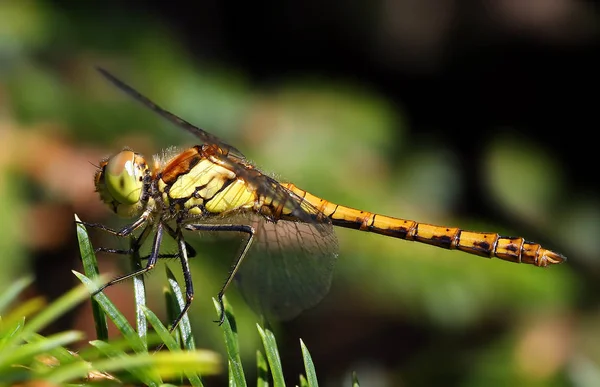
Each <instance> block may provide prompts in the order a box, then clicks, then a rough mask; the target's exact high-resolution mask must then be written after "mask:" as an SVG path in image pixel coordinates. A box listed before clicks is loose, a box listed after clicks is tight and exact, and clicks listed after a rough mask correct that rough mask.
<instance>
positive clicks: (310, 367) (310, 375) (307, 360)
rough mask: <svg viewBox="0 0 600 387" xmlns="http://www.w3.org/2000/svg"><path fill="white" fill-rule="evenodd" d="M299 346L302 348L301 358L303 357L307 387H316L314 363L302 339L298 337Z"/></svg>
mask: <svg viewBox="0 0 600 387" xmlns="http://www.w3.org/2000/svg"><path fill="white" fill-rule="evenodd" d="M300 347H301V348H302V359H304V368H305V370H306V382H307V383H308V384H307V385H308V386H309V387H317V386H318V385H319V383H318V382H317V373H316V371H315V364H314V363H313V361H312V357H311V356H310V352H308V348H306V345H304V341H302V339H300Z"/></svg>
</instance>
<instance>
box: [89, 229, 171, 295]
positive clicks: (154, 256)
mask: <svg viewBox="0 0 600 387" xmlns="http://www.w3.org/2000/svg"><path fill="white" fill-rule="evenodd" d="M151 227H152V226H151V225H149V226H147V227H146V229H144V231H143V232H142V234H144V233H145V232H146V230H147V229H148V228H151ZM162 237H163V224H162V223H158V225H157V226H156V235H154V242H153V243H152V250H151V252H150V257H149V258H148V262H147V263H146V267H144V268H142V269H140V270H137V271H134V272H133V273H129V274H125V275H123V276H120V277H117V278H115V279H113V280H111V281H109V282H107V283H106V284H104V285H102V286H101V287H100V288H99V289H97V290H96V291H95V292H94V293H92V296H95V295H96V294H98V293H100V292H102V291H103V290H104V289H106V288H107V287H109V286H112V285H114V284H116V283H119V282H122V281H125V280H127V279H129V278H133V277H136V276H138V275H142V274H144V273H147V272H149V271H150V270H152V269H153V268H154V266H156V262H157V261H158V257H159V254H158V251H159V249H160V243H161V241H162Z"/></svg>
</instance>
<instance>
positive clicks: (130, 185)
mask: <svg viewBox="0 0 600 387" xmlns="http://www.w3.org/2000/svg"><path fill="white" fill-rule="evenodd" d="M149 174H150V171H149V168H148V164H146V160H144V157H143V156H142V155H140V154H139V153H135V152H133V151H131V150H129V149H124V150H122V151H121V152H119V153H117V154H116V155H114V156H111V157H109V158H108V159H105V160H102V161H101V162H100V167H99V168H98V171H97V172H96V175H95V176H94V183H95V185H96V192H98V193H99V194H100V198H101V199H102V201H103V202H104V203H106V204H107V205H108V206H109V207H110V208H111V209H112V210H113V211H114V212H115V213H117V214H118V215H119V216H123V217H127V218H132V217H134V216H137V215H140V214H141V213H142V212H143V211H144V207H145V200H142V199H143V197H144V196H145V195H144V191H145V190H146V187H145V186H146V185H147V184H148V183H147V181H148V179H147V178H146V177H147V176H149Z"/></svg>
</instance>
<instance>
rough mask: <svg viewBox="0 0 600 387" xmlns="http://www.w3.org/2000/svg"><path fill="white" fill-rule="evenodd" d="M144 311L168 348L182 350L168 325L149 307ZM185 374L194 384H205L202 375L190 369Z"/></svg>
mask: <svg viewBox="0 0 600 387" xmlns="http://www.w3.org/2000/svg"><path fill="white" fill-rule="evenodd" d="M144 312H145V314H146V317H147V319H148V321H150V324H151V325H152V327H153V328H154V330H155V331H156V332H157V333H158V335H159V336H160V338H161V339H162V341H163V343H165V345H166V346H167V348H169V350H171V351H173V352H177V351H181V348H180V347H179V345H178V344H177V341H176V340H175V338H174V337H173V336H172V335H171V334H169V330H168V329H167V327H165V326H164V324H163V323H162V322H161V321H160V319H159V318H158V317H157V316H156V315H155V314H154V313H153V312H152V311H151V310H150V309H148V308H144ZM185 375H186V376H187V378H188V380H189V381H190V384H191V385H192V386H194V387H201V386H202V385H203V384H202V380H201V379H200V375H198V374H196V373H194V372H190V371H188V370H185Z"/></svg>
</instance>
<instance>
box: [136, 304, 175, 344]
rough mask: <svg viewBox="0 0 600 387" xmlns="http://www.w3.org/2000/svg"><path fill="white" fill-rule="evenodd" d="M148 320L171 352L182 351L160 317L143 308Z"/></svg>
mask: <svg viewBox="0 0 600 387" xmlns="http://www.w3.org/2000/svg"><path fill="white" fill-rule="evenodd" d="M143 311H144V314H145V316H146V319H147V320H148V321H149V322H150V325H152V327H153V328H154V331H155V332H156V333H157V334H158V336H159V337H160V339H161V341H162V342H163V343H165V345H166V346H167V348H169V350H171V351H180V350H181V348H180V347H179V344H178V343H177V340H176V339H175V338H174V337H173V335H171V334H169V329H168V328H167V327H166V326H165V325H164V324H163V323H162V321H160V319H159V318H158V316H157V315H156V314H154V312H152V311H151V310H150V309H148V307H144V308H143Z"/></svg>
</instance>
